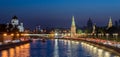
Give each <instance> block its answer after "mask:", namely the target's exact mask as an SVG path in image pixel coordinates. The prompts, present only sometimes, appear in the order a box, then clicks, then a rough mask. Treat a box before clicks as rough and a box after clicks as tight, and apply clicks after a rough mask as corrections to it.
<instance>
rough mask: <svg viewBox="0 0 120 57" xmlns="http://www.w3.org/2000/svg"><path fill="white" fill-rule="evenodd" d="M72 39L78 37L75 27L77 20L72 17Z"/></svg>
mask: <svg viewBox="0 0 120 57" xmlns="http://www.w3.org/2000/svg"><path fill="white" fill-rule="evenodd" d="M71 37H72V38H73V37H76V25H75V20H74V16H72V24H71Z"/></svg>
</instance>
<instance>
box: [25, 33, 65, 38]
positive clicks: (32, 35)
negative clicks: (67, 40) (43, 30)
mask: <svg viewBox="0 0 120 57" xmlns="http://www.w3.org/2000/svg"><path fill="white" fill-rule="evenodd" d="M23 36H30V37H34V36H37V37H47V38H48V37H55V38H62V37H64V36H65V35H64V34H23Z"/></svg>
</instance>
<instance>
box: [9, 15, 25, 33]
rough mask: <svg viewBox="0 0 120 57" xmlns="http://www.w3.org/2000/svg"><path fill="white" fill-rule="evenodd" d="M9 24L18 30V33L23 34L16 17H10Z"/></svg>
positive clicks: (22, 27) (21, 24) (20, 24)
mask: <svg viewBox="0 0 120 57" xmlns="http://www.w3.org/2000/svg"><path fill="white" fill-rule="evenodd" d="M10 24H12V26H13V28H15V27H17V28H18V29H19V32H24V26H23V23H19V20H18V18H17V16H13V17H12V20H11V23H10Z"/></svg>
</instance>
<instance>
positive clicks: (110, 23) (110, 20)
mask: <svg viewBox="0 0 120 57" xmlns="http://www.w3.org/2000/svg"><path fill="white" fill-rule="evenodd" d="M112 25H113V24H112V18H111V17H110V19H109V22H108V28H110V27H112Z"/></svg>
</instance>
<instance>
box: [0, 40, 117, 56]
mask: <svg viewBox="0 0 120 57" xmlns="http://www.w3.org/2000/svg"><path fill="white" fill-rule="evenodd" d="M0 57H119V56H117V55H116V54H113V53H111V52H108V51H105V50H103V49H100V48H98V47H95V46H92V45H89V44H87V43H84V42H79V41H72V40H60V39H55V40H50V39H49V40H46V42H42V41H39V40H36V41H33V42H31V43H28V44H24V45H20V46H16V47H15V48H10V49H8V50H3V51H0Z"/></svg>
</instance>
